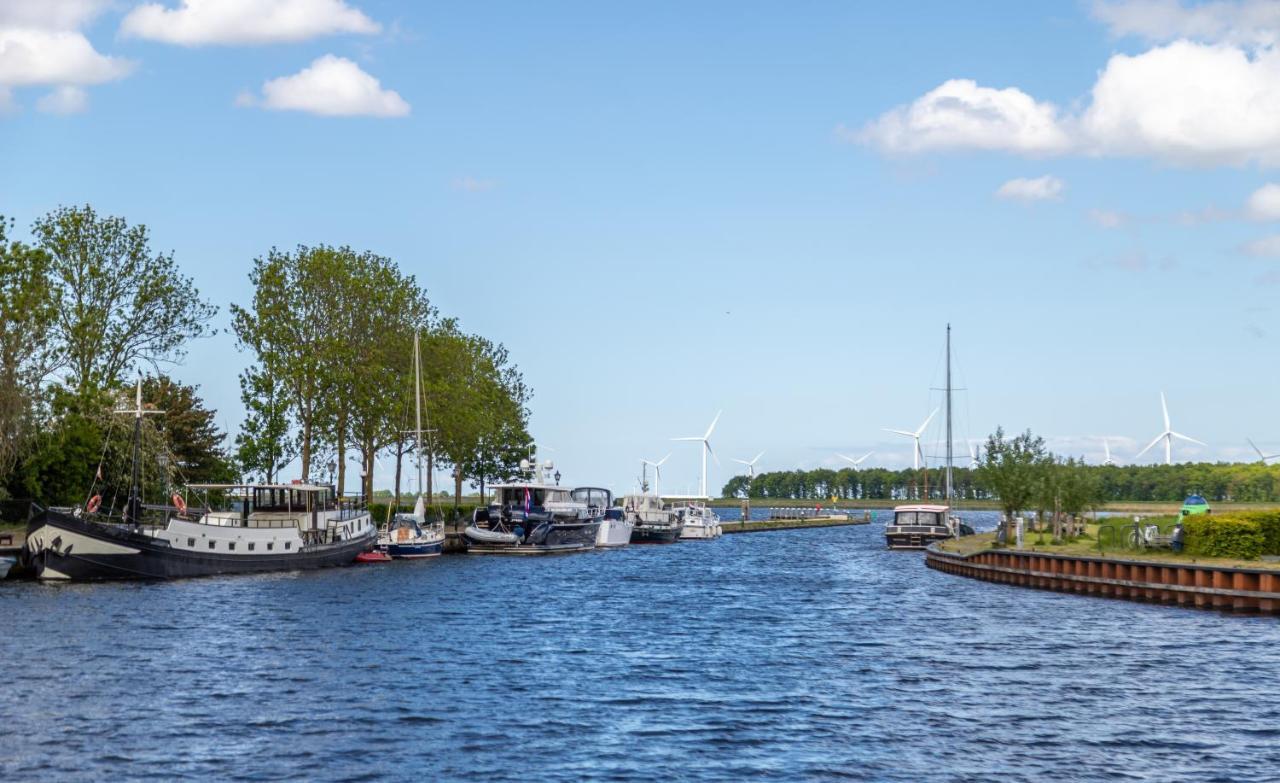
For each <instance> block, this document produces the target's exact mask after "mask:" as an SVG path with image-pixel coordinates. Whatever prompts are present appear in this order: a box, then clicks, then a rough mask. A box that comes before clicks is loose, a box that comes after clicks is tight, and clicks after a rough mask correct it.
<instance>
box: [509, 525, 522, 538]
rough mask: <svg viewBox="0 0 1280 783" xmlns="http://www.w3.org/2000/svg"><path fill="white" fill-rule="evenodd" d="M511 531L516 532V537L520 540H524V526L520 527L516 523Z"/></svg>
mask: <svg viewBox="0 0 1280 783" xmlns="http://www.w3.org/2000/svg"><path fill="white" fill-rule="evenodd" d="M511 532H512V533H515V534H516V538H517V539H519V540H521V541H523V540H524V528H522V527H520V526H519V525H516V529H515V530H512V531H511Z"/></svg>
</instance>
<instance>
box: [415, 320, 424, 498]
mask: <svg viewBox="0 0 1280 783" xmlns="http://www.w3.org/2000/svg"><path fill="white" fill-rule="evenodd" d="M418 362H419V359H418V330H417V329H416V328H415V329H414V330H413V409H414V428H415V429H416V430H417V436H416V437H417V438H418V453H417V454H416V455H415V456H416V457H417V460H418V497H422V449H423V443H422V370H421V368H419V366H418Z"/></svg>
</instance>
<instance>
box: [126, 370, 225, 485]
mask: <svg viewBox="0 0 1280 783" xmlns="http://www.w3.org/2000/svg"><path fill="white" fill-rule="evenodd" d="M198 391H199V390H198V388H197V387H195V386H188V385H186V384H183V383H178V382H177V381H174V380H173V379H172V378H170V377H169V376H167V375H158V376H151V377H148V378H146V379H144V380H143V382H142V399H144V400H146V401H147V403H148V404H149V405H151V406H153V407H155V408H156V409H158V410H160V411H162V412H163V415H161V416H157V417H156V418H155V419H154V420H153V424H154V426H155V427H156V429H157V430H159V432H160V435H161V436H162V437H163V439H164V442H165V445H166V447H167V449H168V456H169V464H170V466H171V467H172V468H173V471H172V473H173V476H174V478H176V479H178V480H179V481H183V482H185V483H191V484H201V483H213V482H221V481H229V480H231V479H232V478H233V476H234V469H233V468H232V465H231V460H230V458H229V456H228V455H227V453H226V449H225V448H224V445H223V442H224V441H225V440H226V433H224V432H223V431H222V430H221V429H219V428H218V425H217V421H216V419H217V411H214V410H210V409H209V408H207V407H205V403H204V401H203V400H202V399H200V397H199V395H198V394H197V392H198Z"/></svg>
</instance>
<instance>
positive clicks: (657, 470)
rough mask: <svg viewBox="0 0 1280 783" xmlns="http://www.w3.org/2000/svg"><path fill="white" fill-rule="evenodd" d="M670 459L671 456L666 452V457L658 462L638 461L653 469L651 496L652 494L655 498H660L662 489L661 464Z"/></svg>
mask: <svg viewBox="0 0 1280 783" xmlns="http://www.w3.org/2000/svg"><path fill="white" fill-rule="evenodd" d="M670 458H671V454H670V452H668V453H667V456H665V457H663V458H662V459H660V460H658V461H657V462H650V461H649V460H647V459H642V460H640V461H641V462H642V463H644V464H645V465H648V466H649V467H651V468H653V494H654V495H656V496H657V497H662V489H661V486H662V464H663V463H664V462H666V461H667V460H668V459H670Z"/></svg>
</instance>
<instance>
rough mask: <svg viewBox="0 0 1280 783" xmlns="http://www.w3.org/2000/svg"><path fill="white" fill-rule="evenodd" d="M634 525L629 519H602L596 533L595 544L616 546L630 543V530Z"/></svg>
mask: <svg viewBox="0 0 1280 783" xmlns="http://www.w3.org/2000/svg"><path fill="white" fill-rule="evenodd" d="M633 527H635V525H633V524H632V523H631V520H629V519H604V520H601V522H600V530H599V532H598V533H596V546H598V547H618V546H626V545H627V544H630V543H631V530H632V528H633Z"/></svg>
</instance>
